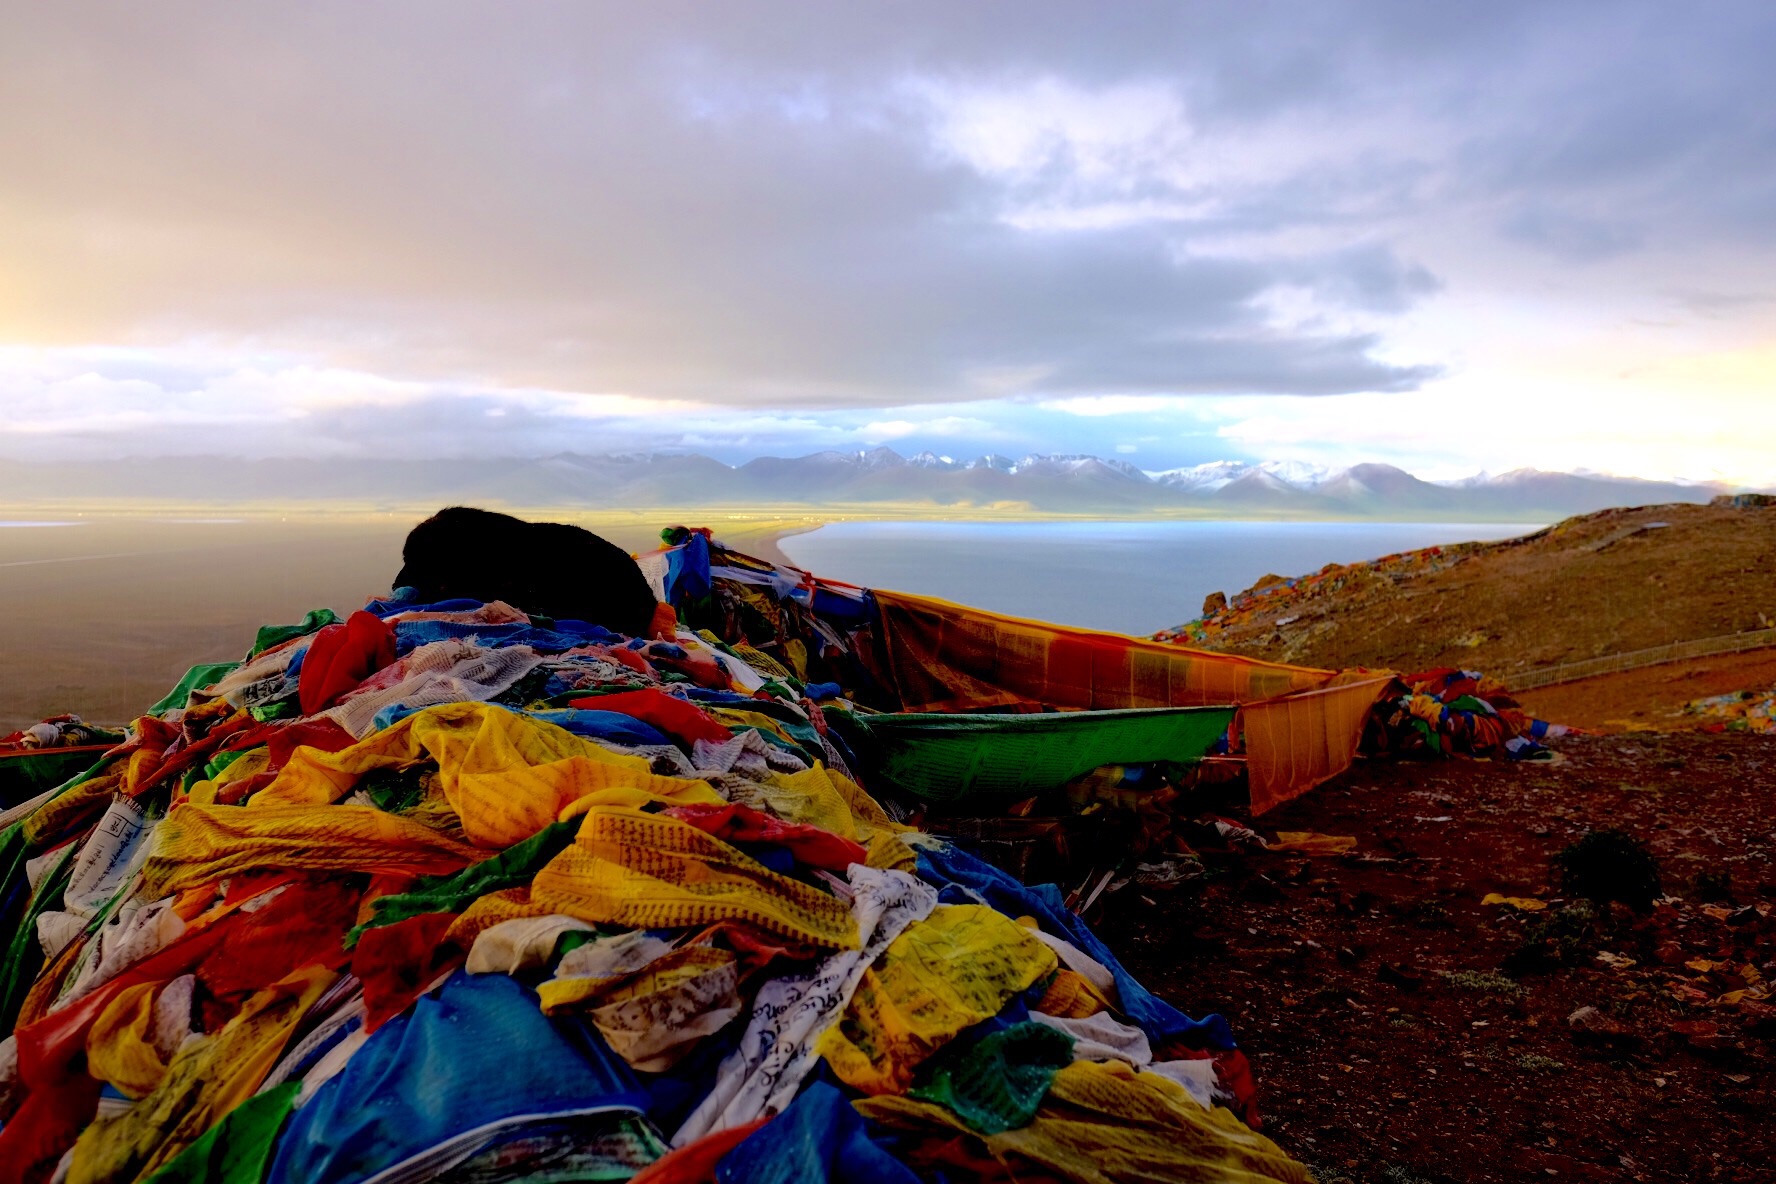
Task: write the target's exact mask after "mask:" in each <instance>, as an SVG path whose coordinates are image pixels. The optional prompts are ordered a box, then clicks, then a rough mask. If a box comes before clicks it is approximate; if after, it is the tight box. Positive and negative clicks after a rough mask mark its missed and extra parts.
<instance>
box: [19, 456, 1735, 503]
mask: <svg viewBox="0 0 1776 1184" xmlns="http://www.w3.org/2000/svg"><path fill="white" fill-rule="evenodd" d="M1725 492H1731V490H1730V489H1729V487H1727V486H1724V485H1718V484H1680V483H1672V482H1658V481H1643V480H1639V479H1634V478H1621V477H1607V476H1598V475H1591V474H1578V473H1549V472H1542V471H1539V470H1535V469H1518V470H1515V471H1513V472H1509V473H1503V474H1499V475H1497V476H1486V475H1482V476H1478V477H1472V478H1468V479H1467V480H1464V481H1458V482H1453V483H1448V484H1439V483H1434V482H1429V481H1422V480H1420V479H1419V478H1417V477H1414V476H1413V475H1412V474H1411V473H1408V472H1406V471H1405V470H1404V469H1400V468H1396V467H1394V466H1393V465H1385V464H1359V465H1353V466H1351V467H1350V468H1345V469H1327V468H1321V467H1317V466H1312V465H1306V464H1301V463H1299V462H1287V461H1270V462H1264V463H1257V464H1254V463H1248V462H1246V461H1214V462H1211V463H1209V464H1203V465H1196V466H1194V467H1190V468H1180V469H1169V470H1165V471H1161V472H1149V471H1145V470H1142V469H1139V468H1137V467H1135V466H1134V465H1132V464H1130V463H1128V462H1127V461H1123V460H1116V459H1108V460H1107V459H1105V458H1103V457H1098V456H1083V455H1032V456H1026V457H1023V458H1021V459H1019V460H1012V459H1011V458H1009V457H1004V456H998V455H987V456H981V457H976V458H975V459H973V460H955V459H952V458H950V457H945V456H938V455H935V454H933V453H930V452H921V453H918V454H917V455H914V456H910V457H908V456H902V455H901V454H900V453H898V452H895V451H894V450H893V449H891V448H872V449H867V450H861V451H855V452H816V453H813V454H812V455H809V456H800V457H774V456H765V457H758V458H756V459H754V460H750V461H747V462H746V463H744V464H741V465H732V466H731V465H727V464H724V463H722V462H721V461H718V460H714V459H712V458H710V457H707V456H700V455H696V454H687V453H644V454H629V455H621V456H591V455H584V454H578V453H561V454H558V455H555V456H550V457H543V458H540V459H539V458H474V459H452V460H374V461H372V460H358V459H351V460H344V459H337V460H312V459H271V460H245V459H238V458H220V457H208V458H189V457H179V458H174V457H146V458H134V459H125V460H110V461H90V462H76V463H57V464H43V463H34V462H26V461H0V504H8V505H14V506H23V505H47V504H54V505H79V504H94V505H98V504H106V503H115V502H118V501H125V500H127V501H139V502H146V503H168V502H173V503H180V504H199V505H242V504H251V503H264V502H277V503H289V502H323V503H331V504H338V503H351V504H354V505H359V506H369V507H375V508H385V507H386V508H396V507H400V508H404V509H411V508H418V507H425V506H432V505H443V504H448V503H452V502H457V503H478V504H496V505H507V506H527V507H539V506H561V507H572V508H581V509H588V510H594V509H646V508H655V507H658V508H662V509H666V508H672V509H677V508H683V509H690V508H694V507H734V508H740V507H748V508H761V507H775V506H782V507H788V506H794V507H807V508H810V509H815V508H825V507H834V506H844V507H854V508H861V507H867V506H872V505H882V506H888V505H899V506H915V505H916V506H922V507H930V508H932V509H943V510H947V511H950V512H952V513H955V514H957V515H958V516H961V515H965V514H968V513H971V512H972V513H979V514H990V513H992V512H994V511H1012V512H1016V511H1033V512H1038V513H1057V514H1099V515H1104V516H1107V517H1112V516H1128V517H1141V516H1144V515H1147V514H1175V513H1184V514H1201V515H1205V516H1213V517H1225V518H1241V517H1288V518H1303V519H1320V518H1325V519H1337V518H1404V519H1443V520H1449V521H1470V520H1471V521H1533V520H1551V519H1555V518H1562V517H1566V516H1569V515H1572V514H1583V513H1589V512H1591V511H1594V510H1600V509H1604V508H1606V507H1609V506H1621V505H1649V504H1656V503H1664V502H1705V501H1708V500H1709V499H1710V498H1712V497H1714V496H1716V495H1717V494H1721V493H1725Z"/></svg>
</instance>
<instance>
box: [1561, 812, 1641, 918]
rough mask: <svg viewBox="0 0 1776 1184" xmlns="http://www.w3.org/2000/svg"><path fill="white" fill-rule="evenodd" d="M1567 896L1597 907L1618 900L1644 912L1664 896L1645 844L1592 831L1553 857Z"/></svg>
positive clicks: (1618, 833)
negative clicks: (1591, 902) (1577, 897)
mask: <svg viewBox="0 0 1776 1184" xmlns="http://www.w3.org/2000/svg"><path fill="white" fill-rule="evenodd" d="M1554 862H1555V864H1556V865H1557V866H1558V867H1559V868H1560V882H1561V886H1562V887H1563V888H1564V889H1565V891H1566V894H1567V895H1568V896H1581V897H1584V898H1585V899H1586V900H1589V901H1593V902H1595V903H1597V904H1607V903H1608V902H1610V901H1612V900H1619V901H1621V902H1622V903H1623V904H1625V905H1627V906H1628V907H1629V908H1631V909H1634V910H1635V911H1636V912H1641V913H1644V912H1646V911H1647V910H1648V909H1650V908H1652V907H1653V901H1655V900H1657V899H1658V898H1659V897H1661V896H1663V895H1664V890H1663V889H1662V888H1661V887H1660V884H1659V865H1658V864H1657V863H1655V862H1654V861H1653V853H1652V852H1651V851H1648V850H1647V847H1646V844H1645V843H1643V842H1641V841H1640V840H1639V839H1636V838H1634V837H1633V836H1632V835H1628V834H1625V833H1623V832H1622V831H1619V830H1594V831H1590V832H1588V833H1586V834H1585V836H1584V837H1583V838H1581V839H1580V840H1579V841H1578V842H1576V843H1574V844H1573V845H1572V846H1570V847H1568V848H1566V850H1564V851H1562V852H1561V853H1560V854H1559V855H1557V856H1555V857H1554Z"/></svg>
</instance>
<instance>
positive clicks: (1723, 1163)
mask: <svg viewBox="0 0 1776 1184" xmlns="http://www.w3.org/2000/svg"><path fill="white" fill-rule="evenodd" d="M1560 750H1561V752H1562V754H1563V757H1564V759H1563V760H1562V761H1560V762H1559V763H1555V764H1550V765H1536V764H1524V765H1513V764H1498V763H1490V762H1471V761H1443V762H1435V761H1432V762H1412V761H1403V762H1393V761H1364V762H1359V763H1358V765H1357V766H1356V767H1355V768H1354V769H1352V770H1351V771H1350V772H1348V773H1346V774H1345V775H1343V776H1342V777H1340V778H1338V779H1336V780H1334V781H1333V782H1331V783H1328V784H1327V785H1325V786H1323V787H1321V788H1320V789H1319V790H1316V791H1315V792H1313V793H1311V794H1309V795H1307V796H1306V797H1304V798H1301V799H1299V800H1297V801H1295V802H1292V803H1289V804H1288V805H1287V806H1284V807H1282V808H1279V809H1277V810H1275V811H1273V812H1272V813H1270V814H1268V815H1266V816H1264V817H1263V818H1262V819H1260V820H1259V822H1258V825H1259V826H1260V828H1261V829H1264V830H1267V831H1268V830H1277V829H1281V830H1310V831H1320V832H1324V833H1330V834H1340V835H1354V836H1356V837H1357V838H1358V840H1359V844H1358V848H1357V850H1356V852H1354V853H1353V854H1351V855H1347V856H1342V857H1336V858H1304V857H1299V856H1292V855H1282V854H1271V853H1267V852H1262V851H1252V852H1246V853H1241V854H1224V855H1214V854H1206V855H1205V859H1206V861H1207V863H1208V866H1209V875H1208V876H1207V877H1205V878H1204V879H1202V880H1198V881H1195V882H1193V883H1191V884H1187V885H1185V886H1183V887H1181V888H1178V889H1175V890H1173V891H1171V892H1170V893H1164V894H1155V893H1149V894H1148V895H1147V896H1146V897H1142V896H1141V895H1140V890H1139V889H1136V888H1130V889H1127V890H1125V891H1124V892H1123V893H1121V894H1119V896H1118V897H1117V898H1115V899H1114V900H1113V901H1112V902H1111V903H1110V905H1109V907H1108V908H1107V909H1106V917H1105V919H1104V921H1103V922H1102V929H1103V933H1104V935H1105V937H1106V938H1107V939H1108V940H1109V941H1110V942H1111V944H1112V945H1113V946H1114V947H1115V948H1116V949H1117V950H1118V952H1119V954H1121V955H1123V956H1124V957H1125V958H1126V960H1127V962H1128V963H1129V967H1130V969H1131V970H1132V971H1134V973H1135V974H1136V975H1137V976H1138V977H1139V978H1141V979H1142V980H1143V981H1144V982H1146V983H1148V984H1149V985H1150V986H1152V987H1153V988H1154V989H1155V990H1157V991H1159V992H1160V993H1161V994H1163V995H1165V996H1166V997H1168V998H1170V999H1171V1000H1172V1001H1173V1002H1175V1003H1177V1004H1178V1005H1179V1006H1181V1007H1183V1008H1184V1009H1185V1010H1187V1011H1190V1012H1192V1013H1194V1014H1200V1013H1202V1012H1205V1011H1209V1010H1219V1011H1220V1012H1221V1013H1222V1014H1224V1015H1226V1016H1227V1017H1228V1018H1229V1019H1230V1020H1231V1021H1232V1023H1233V1025H1234V1029H1235V1031H1236V1033H1237V1034H1238V1035H1239V1038H1240V1040H1241V1044H1242V1047H1243V1048H1244V1049H1245V1050H1246V1051H1247V1054H1248V1056H1250V1057H1251V1059H1252V1062H1253V1065H1254V1068H1255V1071H1256V1073H1257V1075H1258V1081H1259V1088H1260V1090H1261V1098H1260V1107H1261V1109H1262V1111H1263V1113H1264V1115H1265V1120H1266V1121H1265V1129H1266V1132H1267V1133H1269V1134H1271V1135H1273V1136H1274V1137H1275V1138H1276V1139H1277V1140H1278V1141H1279V1142H1280V1143H1281V1144H1282V1145H1283V1146H1284V1147H1286V1148H1288V1149H1289V1150H1290V1151H1291V1152H1292V1153H1294V1154H1295V1155H1297V1156H1299V1157H1301V1158H1302V1159H1303V1160H1305V1161H1306V1162H1308V1163H1309V1164H1310V1165H1311V1166H1313V1167H1314V1169H1315V1170H1316V1172H1317V1173H1318V1175H1319V1177H1320V1179H1321V1180H1322V1181H1324V1182H1327V1184H1331V1182H1334V1181H1344V1182H1345V1184H1482V1182H1495V1181H1496V1182H1499V1184H1505V1182H1511V1184H1518V1182H1521V1181H1527V1180H1624V1181H1667V1180H1723V1181H1739V1182H1747V1184H1749V1182H1751V1181H1760V1182H1767V1181H1770V1180H1776V1123H1772V1122H1771V1121H1770V1118H1769V1114H1770V1109H1769V1106H1770V1098H1771V1096H1772V1092H1771V1091H1772V1088H1773V1087H1776V1007H1771V1006H1770V1005H1769V1004H1767V1003H1759V1002H1756V1001H1755V1000H1753V1001H1744V1000H1741V1001H1739V1002H1732V1001H1731V997H1730V996H1729V1001H1726V1002H1719V1001H1718V1000H1720V999H1721V997H1722V996H1725V995H1728V993H1729V992H1731V991H1734V990H1736V989H1743V988H1745V987H1746V986H1747V985H1748V983H1755V982H1757V981H1758V980H1760V979H1763V980H1768V979H1772V978H1776V941H1773V940H1772V939H1773V938H1776V909H1772V907H1771V902H1772V901H1776V820H1773V819H1772V811H1771V805H1772V798H1773V796H1776V795H1773V794H1772V787H1776V738H1770V737H1760V736H1753V735H1744V734H1727V735H1705V734H1700V733H1694V732H1689V733H1672V734H1628V735H1618V736H1582V737H1573V738H1569V739H1568V740H1566V741H1564V742H1562V743H1561V745H1560ZM1605 827H1613V828H1619V829H1621V830H1623V831H1626V832H1627V833H1629V834H1631V835H1633V836H1635V837H1637V838H1639V839H1641V840H1643V841H1645V843H1646V844H1647V845H1648V847H1649V848H1650V850H1651V852H1652V854H1653V855H1654V857H1655V858H1656V860H1657V861H1658V865H1659V868H1660V871H1661V876H1662V881H1663V888H1664V891H1665V893H1666V894H1667V897H1666V899H1665V900H1664V901H1662V902H1661V903H1659V904H1656V905H1655V906H1654V907H1653V909H1652V911H1651V912H1650V914H1648V915H1645V916H1638V915H1636V914H1634V913H1633V912H1631V911H1630V910H1629V909H1627V908H1626V907H1625V906H1622V905H1613V906H1609V907H1608V908H1607V909H1605V910H1604V911H1602V912H1600V913H1597V914H1596V915H1595V919H1594V920H1592V921H1591V922H1590V923H1589V924H1588V925H1587V924H1586V923H1585V922H1584V921H1583V920H1582V915H1583V913H1582V910H1583V907H1584V906H1577V907H1574V908H1571V909H1567V908H1566V906H1567V904H1568V902H1566V901H1563V899H1562V897H1561V887H1560V881H1559V878H1558V875H1557V873H1556V871H1555V870H1554V866H1553V864H1552V860H1553V858H1554V856H1555V855H1556V854H1557V853H1558V852H1560V851H1561V850H1562V849H1563V848H1564V847H1566V846H1567V845H1569V844H1571V843H1572V842H1574V841H1575V840H1576V839H1578V838H1579V837H1580V836H1581V835H1582V834H1583V833H1585V832H1586V831H1587V830H1591V829H1598V828H1605ZM1490 892H1498V893H1501V894H1503V895H1505V896H1510V897H1522V898H1536V899H1540V900H1544V901H1547V902H1549V904H1550V906H1551V907H1550V908H1548V909H1547V910H1544V911H1541V912H1519V911H1517V910H1516V909H1514V908H1512V907H1509V906H1503V905H1493V906H1488V905H1483V904H1482V903H1481V901H1482V898H1483V897H1484V896H1486V895H1487V894H1488V893H1490ZM1149 901H1150V902H1151V903H1148V902H1149ZM1563 910H1565V911H1563ZM1549 918H1555V919H1556V922H1549V921H1548V919H1549ZM1555 923H1559V924H1564V925H1566V926H1567V932H1569V933H1570V934H1571V935H1572V936H1571V940H1570V942H1569V943H1568V945H1567V946H1566V947H1565V948H1564V951H1563V953H1564V957H1565V962H1564V963H1560V962H1557V961H1551V960H1550V955H1548V954H1547V951H1550V950H1558V949H1559V947H1557V946H1556V945H1553V944H1550V943H1547V942H1544V943H1543V944H1542V945H1541V946H1540V947H1539V948H1541V949H1542V950H1543V951H1544V957H1543V958H1542V959H1541V960H1540V962H1539V963H1538V962H1537V961H1536V960H1534V959H1530V960H1528V961H1525V960H1523V959H1522V957H1521V955H1518V954H1517V951H1520V950H1522V949H1523V948H1524V947H1525V946H1526V941H1527V939H1528V937H1529V934H1530V932H1531V930H1532V927H1535V926H1537V925H1538V924H1542V925H1543V927H1544V928H1548V927H1549V926H1550V925H1552V924H1555ZM1599 954H1607V955H1609V956H1610V957H1609V958H1604V959H1600V958H1599V957H1598V955H1599ZM1628 959H1631V960H1632V963H1628V962H1626V961H1624V960H1628ZM1612 963H1613V964H1612ZM1587 1007H1589V1008H1594V1009H1595V1011H1594V1012H1592V1013H1589V1014H1588V1016H1587V1017H1586V1018H1585V1019H1583V1020H1581V1022H1579V1023H1578V1024H1575V1023H1573V1022H1571V1021H1570V1020H1569V1017H1571V1016H1572V1015H1573V1013H1575V1012H1578V1011H1579V1010H1580V1009H1582V1008H1587Z"/></svg>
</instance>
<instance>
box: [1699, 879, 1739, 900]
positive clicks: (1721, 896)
mask: <svg viewBox="0 0 1776 1184" xmlns="http://www.w3.org/2000/svg"><path fill="white" fill-rule="evenodd" d="M1696 899H1697V900H1708V901H1714V902H1716V903H1718V904H1731V903H1733V873H1732V872H1730V871H1719V872H1697V873H1696Z"/></svg>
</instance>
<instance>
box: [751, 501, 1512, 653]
mask: <svg viewBox="0 0 1776 1184" xmlns="http://www.w3.org/2000/svg"><path fill="white" fill-rule="evenodd" d="M1542 525H1543V524H1542V523H1500V522H1488V523H1462V522H1009V523H997V522H838V523H832V524H830V525H827V526H823V527H821V528H820V529H819V530H816V531H812V532H810V533H808V534H799V535H793V536H791V537H789V538H786V539H783V540H782V541H781V542H780V543H779V544H778V545H779V547H780V548H781V549H782V550H783V552H784V553H785V554H787V555H788V556H789V557H790V558H791V559H793V560H794V561H795V563H796V565H797V566H798V567H802V568H805V569H807V570H808V571H811V572H813V573H814V574H816V575H819V576H823V577H826V578H828V579H835V580H844V581H846V582H848V583H853V584H862V585H864V586H865V587H871V588H892V589H895V590H897V591H901V592H916V593H920V594H922V595H926V596H937V597H941V598H943V599H945V600H952V601H955V602H957V603H959V604H968V605H974V606H976V607H978V608H985V609H991V610H993V611H995V612H1001V613H1008V614H1010V615H1012V616H1018V617H1035V618H1038V619H1040V620H1045V621H1057V622H1061V623H1064V624H1068V625H1080V626H1084V627H1087V628H1092V629H1109V630H1113V631H1115V632H1118V633H1133V634H1137V635H1143V634H1148V633H1152V632H1154V631H1156V630H1159V629H1165V628H1168V627H1170V626H1172V625H1177V624H1180V623H1182V622H1184V621H1188V620H1192V619H1194V618H1195V617H1197V616H1199V615H1200V614H1201V610H1202V603H1203V599H1204V597H1206V596H1208V595H1209V594H1210V593H1211V592H1217V591H1219V592H1225V593H1227V594H1228V596H1229V597H1232V596H1233V595H1234V593H1236V592H1240V591H1243V590H1244V589H1246V588H1249V587H1251V586H1252V585H1253V584H1255V583H1257V582H1258V580H1259V578H1260V577H1262V576H1264V575H1265V574H1267V573H1271V572H1274V573H1276V574H1277V575H1281V576H1298V575H1305V574H1306V573H1308V572H1312V571H1318V570H1319V569H1320V568H1322V567H1324V566H1325V565H1326V564H1328V563H1352V562H1355V561H1357V560H1362V559H1375V558H1378V557H1380V556H1382V555H1388V554H1392V553H1393V552H1396V551H1411V550H1416V549H1417V548H1420V547H1431V546H1438V545H1441V544H1445V543H1459V542H1468V541H1471V540H1476V539H1505V538H1512V537H1515V536H1517V535H1521V534H1528V533H1530V532H1531V531H1535V530H1539V529H1541V527H1542Z"/></svg>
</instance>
